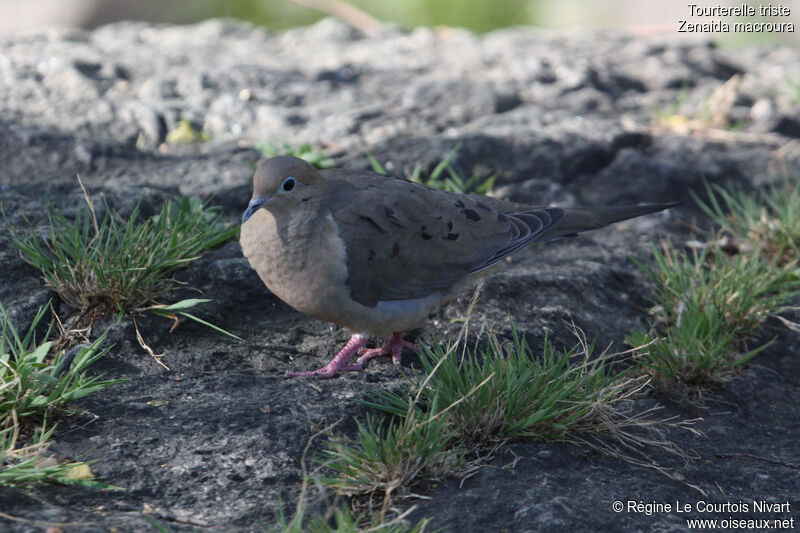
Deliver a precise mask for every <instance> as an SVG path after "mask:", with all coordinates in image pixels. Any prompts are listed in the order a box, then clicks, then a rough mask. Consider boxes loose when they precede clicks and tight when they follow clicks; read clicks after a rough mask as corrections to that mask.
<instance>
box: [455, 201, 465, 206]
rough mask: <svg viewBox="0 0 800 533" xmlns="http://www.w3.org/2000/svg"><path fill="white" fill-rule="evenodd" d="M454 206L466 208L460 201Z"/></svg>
mask: <svg viewBox="0 0 800 533" xmlns="http://www.w3.org/2000/svg"><path fill="white" fill-rule="evenodd" d="M453 205H454V206H456V207H464V202H462V201H461V200H459V201H457V202H455V203H454V204H453Z"/></svg>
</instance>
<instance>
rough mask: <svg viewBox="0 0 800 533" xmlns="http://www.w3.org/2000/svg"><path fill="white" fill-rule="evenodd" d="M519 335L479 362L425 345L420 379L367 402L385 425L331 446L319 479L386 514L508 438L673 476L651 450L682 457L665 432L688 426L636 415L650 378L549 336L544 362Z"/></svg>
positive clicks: (370, 421) (494, 344) (494, 346)
mask: <svg viewBox="0 0 800 533" xmlns="http://www.w3.org/2000/svg"><path fill="white" fill-rule="evenodd" d="M513 336H514V340H513V342H512V343H511V344H510V345H505V346H501V344H500V343H499V341H497V339H491V342H490V343H489V345H488V347H487V348H485V349H484V350H483V352H482V353H481V354H480V356H476V355H474V354H469V353H467V352H464V353H463V354H462V357H461V358H458V357H456V355H455V345H452V346H450V348H449V349H445V348H443V347H441V346H437V347H435V348H426V349H425V351H424V352H423V354H422V356H421V361H422V364H423V369H424V373H423V374H422V375H420V376H418V377H415V378H412V379H410V380H409V381H408V382H407V383H406V385H405V386H403V387H401V388H400V390H399V391H385V390H375V391H371V393H370V397H369V399H368V400H367V401H365V402H363V403H365V404H366V405H368V406H370V407H372V408H375V409H377V410H379V411H383V412H384V413H386V414H388V415H390V417H389V418H388V419H387V418H384V419H377V418H374V417H371V416H368V417H367V422H366V424H362V423H358V434H357V437H356V438H355V440H352V441H349V440H346V439H342V438H336V439H332V440H330V441H329V442H328V443H327V449H326V450H325V451H324V453H323V457H322V459H321V462H322V463H323V464H324V465H325V466H327V467H328V468H330V469H331V470H332V471H333V472H334V475H333V476H330V477H327V478H323V479H321V481H322V482H323V483H325V484H327V485H330V486H333V487H335V488H337V489H339V490H341V491H343V492H345V493H346V494H351V495H358V496H362V497H364V496H366V497H367V498H368V501H369V502H370V503H372V502H373V501H374V499H375V498H381V497H382V498H383V505H382V509H383V510H385V509H386V508H387V507H388V505H389V501H390V499H391V497H393V496H403V495H408V494H410V493H411V491H412V489H414V488H418V487H424V486H425V485H426V484H431V483H434V482H436V481H437V480H439V479H442V478H444V477H448V476H452V475H455V474H458V473H459V472H467V471H470V470H472V469H474V468H476V466H477V465H478V464H480V463H481V462H485V461H486V460H487V458H488V457H491V455H492V453H493V450H496V449H497V447H498V446H499V445H500V444H502V443H503V442H505V441H506V440H509V439H522V438H534V439H541V440H562V441H567V442H573V443H580V444H586V445H589V446H591V447H593V448H594V449H596V450H599V451H601V452H604V453H607V454H610V455H613V456H616V457H620V458H622V459H624V460H628V461H630V462H632V463H635V464H640V465H644V466H648V467H652V468H656V469H657V470H659V471H661V472H662V473H665V474H667V475H670V474H669V473H668V472H667V471H666V470H665V469H663V468H662V467H660V466H658V465H656V464H655V463H654V462H653V461H652V460H651V459H650V458H649V457H648V455H647V451H646V449H647V448H658V449H661V450H663V451H666V452H669V453H672V454H674V455H677V456H680V457H685V454H684V453H683V452H682V451H681V450H680V449H679V448H677V447H676V446H675V445H674V444H672V443H671V442H669V441H668V440H667V439H666V437H665V435H664V433H663V431H662V430H663V428H665V427H668V426H672V427H683V428H686V425H685V424H683V423H671V422H669V421H665V420H655V419H652V418H651V417H650V413H651V411H650V410H645V411H643V412H641V413H638V414H630V411H631V406H632V400H633V398H634V396H635V395H636V394H637V393H638V392H639V391H641V390H642V388H643V387H644V386H645V384H646V382H647V378H645V377H643V376H638V377H636V376H629V375H626V374H620V373H614V372H612V371H611V370H610V369H609V368H608V363H609V361H610V358H611V357H613V356H614V355H617V354H613V355H605V354H604V355H601V356H599V357H594V358H593V355H592V347H591V346H590V345H587V344H586V342H585V341H582V343H581V345H580V346H581V348H580V350H573V351H569V352H566V353H557V351H556V350H555V348H554V347H553V346H552V344H550V343H549V342H548V341H547V340H546V341H545V344H544V349H543V354H541V356H540V355H538V354H534V353H533V351H532V350H531V349H530V348H529V347H528V345H527V343H526V341H525V340H524V339H523V338H521V337H519V336H518V335H517V333H516V331H515V330H514V332H513ZM468 457H469V458H471V460H469V461H467V460H466V459H467V458H468Z"/></svg>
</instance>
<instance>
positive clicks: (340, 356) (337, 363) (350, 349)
mask: <svg viewBox="0 0 800 533" xmlns="http://www.w3.org/2000/svg"><path fill="white" fill-rule="evenodd" d="M367 340H369V339H368V337H364V336H362V335H357V334H356V335H353V336H352V337H350V340H349V341H347V344H345V345H344V348H342V349H341V350H340V351H339V353H337V354H336V356H335V357H334V358H333V359H331V362H330V363H328V364H327V365H325V366H323V367H322V368H320V369H318V370H311V371H308V372H286V377H287V378H308V377H316V378H332V377H333V376H335V375H336V374H338V373H339V372H345V371H356V370H362V369H363V368H364V365H363V364H362V363H361V359H360V358H359V360H358V362H356V364H354V365H348V364H347V362H348V361H349V360H350V358H351V357H353V354H355V353H356V352H358V351H359V350H360V349H361V348H362V347H363V346H364V345H365V344H366V343H367Z"/></svg>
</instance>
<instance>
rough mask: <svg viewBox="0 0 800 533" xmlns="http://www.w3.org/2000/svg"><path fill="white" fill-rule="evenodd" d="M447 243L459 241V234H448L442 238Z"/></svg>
mask: <svg viewBox="0 0 800 533" xmlns="http://www.w3.org/2000/svg"><path fill="white" fill-rule="evenodd" d="M442 238H443V239H444V240H446V241H454V240H456V239H458V233H448V234H447V235H445V236H444V237H442Z"/></svg>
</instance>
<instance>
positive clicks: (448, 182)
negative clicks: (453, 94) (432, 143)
mask: <svg viewBox="0 0 800 533" xmlns="http://www.w3.org/2000/svg"><path fill="white" fill-rule="evenodd" d="M460 148H461V145H460V144H458V145H456V146H455V147H454V148H453V149H452V150H450V152H448V153H447V155H446V156H445V158H444V159H442V160H441V161H439V163H438V164H437V165H436V166H435V167H434V168H433V170H432V171H431V173H430V174H428V175H427V176H425V175H424V174H423V171H422V169H423V165H422V163H420V162H417V164H416V165H414V169H413V170H412V171H411V174H410V175H408V176H407V177H408V179H409V180H411V181H414V182H417V183H422V184H423V185H427V186H428V187H433V188H434V189H444V190H446V191H450V192H456V193H460V194H489V193H490V192H491V190H492V188H493V187H494V182H495V180H496V179H497V174H492V175H491V176H489V177H486V178H483V177H481V176H480V175H479V174H477V173H473V174H472V175H471V176H469V177H468V178H467V177H465V176H464V175H463V174H461V173H460V172H459V171H458V170H456V169H455V168H453V165H452V162H453V159H454V158H455V156H456V154H458V151H459V149H460ZM367 158H368V159H369V162H370V166H371V167H372V170H373V171H374V172H377V173H378V174H386V173H387V172H386V169H385V168H384V167H383V165H381V164H380V162H379V161H378V160H377V159H376V158H375V157H374V156H373V155H372V154H367Z"/></svg>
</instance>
